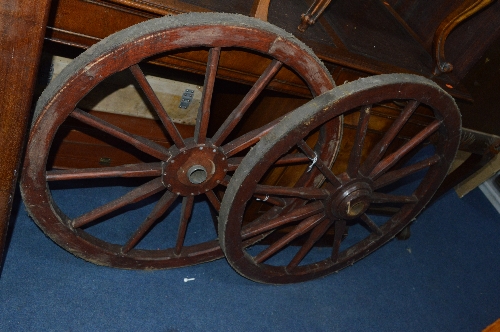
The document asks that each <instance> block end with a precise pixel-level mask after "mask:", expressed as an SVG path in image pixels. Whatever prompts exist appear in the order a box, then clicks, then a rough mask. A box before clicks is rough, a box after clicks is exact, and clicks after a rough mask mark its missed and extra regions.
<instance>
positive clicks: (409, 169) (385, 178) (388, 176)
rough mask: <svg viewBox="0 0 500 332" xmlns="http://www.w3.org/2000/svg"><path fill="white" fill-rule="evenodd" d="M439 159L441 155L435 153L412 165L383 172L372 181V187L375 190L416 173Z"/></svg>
mask: <svg viewBox="0 0 500 332" xmlns="http://www.w3.org/2000/svg"><path fill="white" fill-rule="evenodd" d="M439 160H441V157H440V156H439V155H437V154H435V155H433V156H432V157H429V158H427V159H424V160H422V161H419V162H418V163H415V164H413V165H410V166H406V167H404V168H401V169H398V170H395V171H391V172H388V173H385V174H384V175H382V176H381V177H379V178H378V179H377V180H376V181H375V182H374V184H373V188H374V189H375V190H376V189H379V188H382V187H385V186H387V185H389V184H391V183H394V182H396V181H398V180H401V179H402V178H404V177H406V176H409V175H411V174H413V173H416V172H418V171H420V170H422V169H424V168H426V167H429V166H432V165H434V164H436V163H437V162H438V161H439Z"/></svg>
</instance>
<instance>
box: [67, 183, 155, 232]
mask: <svg viewBox="0 0 500 332" xmlns="http://www.w3.org/2000/svg"><path fill="white" fill-rule="evenodd" d="M163 189H165V187H164V186H163V183H162V179H161V178H156V179H154V180H151V181H149V182H147V183H145V184H143V185H142V186H140V187H137V188H135V189H134V190H132V191H130V192H128V193H127V194H125V195H123V196H122V197H120V198H118V199H115V200H114V201H112V202H109V203H108V204H105V205H103V206H100V207H98V208H97V209H94V210H92V211H90V212H88V213H85V214H84V215H81V216H80V217H78V218H75V219H74V220H73V221H72V223H71V224H72V226H73V228H79V227H82V226H84V225H86V224H88V223H90V222H92V221H94V220H96V219H97V218H100V217H102V216H105V215H107V214H109V213H111V212H113V211H116V210H118V209H119V208H121V207H124V206H126V205H129V204H132V203H136V202H139V201H141V200H143V199H145V198H147V197H149V196H151V195H154V194H156V193H158V192H160V191H161V190H163Z"/></svg>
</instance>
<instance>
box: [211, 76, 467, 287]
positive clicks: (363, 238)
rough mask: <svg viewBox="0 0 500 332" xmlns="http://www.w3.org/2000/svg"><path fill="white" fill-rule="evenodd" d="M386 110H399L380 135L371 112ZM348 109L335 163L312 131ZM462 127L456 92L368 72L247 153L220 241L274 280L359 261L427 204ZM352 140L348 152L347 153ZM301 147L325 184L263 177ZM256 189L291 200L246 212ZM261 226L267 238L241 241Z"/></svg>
mask: <svg viewBox="0 0 500 332" xmlns="http://www.w3.org/2000/svg"><path fill="white" fill-rule="evenodd" d="M381 108H384V109H385V111H386V113H385V114H387V111H391V110H392V115H393V116H394V121H393V122H392V123H391V124H390V126H389V127H388V128H387V130H386V131H385V133H384V134H383V135H379V136H378V141H377V142H374V141H373V140H374V137H377V135H376V134H374V132H375V130H374V128H373V127H374V126H375V125H377V123H372V121H370V118H371V117H372V118H374V117H375V115H376V114H378V115H380V114H384V113H380V112H379V111H380V109H381ZM417 108H418V111H415V110H416V109H417ZM431 111H432V112H431ZM417 112H418V114H417ZM426 112H427V113H426ZM422 114H423V115H422ZM342 115H343V116H344V121H345V131H344V137H343V142H342V144H341V149H340V152H339V157H338V158H337V160H336V161H335V163H334V165H333V167H329V166H328V163H327V162H325V161H324V160H322V159H321V157H320V155H319V154H318V153H317V151H315V150H316V148H315V147H314V146H313V145H312V144H310V143H309V141H308V137H309V135H310V134H311V132H314V131H315V130H316V128H317V127H318V126H321V125H324V124H325V123H327V122H328V121H331V120H332V119H335V118H336V117H339V116H342ZM349 125H351V133H352V135H351V136H349V137H347V136H348V135H346V134H347V127H348V126H349ZM460 128H461V119H460V114H459V112H458V109H457V107H456V104H455V102H454V100H453V99H452V98H451V97H450V96H449V95H448V94H447V93H446V92H444V91H443V90H442V89H441V88H439V87H438V86H437V85H436V84H434V83H433V82H431V81H429V80H427V79H425V78H422V77H418V76H413V75H402V74H392V75H380V76H374V77H369V78H366V79H360V80H358V81H354V82H352V83H347V84H344V85H342V86H339V87H337V88H335V89H333V90H332V91H330V92H328V93H326V94H323V95H322V96H320V97H317V98H315V99H314V100H312V101H310V102H309V103H307V104H305V105H303V106H302V107H300V108H298V109H297V110H295V111H294V112H293V113H292V114H291V115H290V116H289V117H287V118H286V119H285V120H283V121H282V122H281V123H280V124H279V125H278V126H276V127H275V128H273V130H272V131H271V132H270V133H269V135H268V136H266V137H264V138H263V139H262V140H261V141H260V142H259V143H258V144H257V145H256V146H255V147H254V148H253V149H252V151H250V152H249V153H248V154H247V156H246V157H245V159H244V160H243V162H242V164H241V166H240V168H239V169H238V170H237V171H236V173H235V174H234V176H233V178H232V180H231V183H230V184H229V186H228V188H227V190H226V195H225V197H224V200H223V202H222V206H221V212H220V222H219V239H220V242H221V247H222V249H223V250H224V253H225V255H226V257H227V259H228V261H229V263H230V264H231V265H232V266H233V267H234V268H235V269H236V270H237V271H238V272H239V273H240V274H242V275H243V276H245V277H247V278H249V279H251V280H254V281H258V282H263V283H273V284H281V283H291V282H300V281H305V280H309V279H312V278H317V277H321V276H324V275H327V274H329V273H332V272H336V271H338V270H340V269H343V268H344V267H347V266H350V265H352V264H353V263H354V262H356V261H357V260H359V259H361V258H363V257H365V256H366V255H368V254H370V253H371V252H373V251H374V250H375V249H377V248H379V247H380V246H382V245H383V244H384V243H386V242H387V241H389V240H390V239H392V238H393V237H394V236H395V235H396V234H397V233H398V232H400V231H401V230H402V229H403V228H404V227H405V226H406V225H407V224H408V223H409V222H410V221H411V220H412V219H413V218H415V216H416V215H417V214H418V213H419V212H420V211H421V210H422V209H423V208H424V207H425V205H426V204H427V203H428V202H429V200H430V198H431V196H432V195H433V194H434V192H435V191H436V189H437V188H438V186H439V185H440V183H441V181H442V180H443V178H444V177H445V175H446V173H447V171H448V169H449V167H450V163H451V162H452V160H453V158H454V156H455V153H456V150H457V147H458V143H459V137H460ZM409 133H412V134H411V135H409ZM404 135H409V136H406V137H407V140H406V141H405V143H404V144H399V145H397V144H396V145H395V144H391V143H393V142H394V141H396V140H398V139H399V137H401V136H404ZM344 148H348V149H349V150H350V151H349V152H348V153H347V157H346V158H345V159H346V160H341V159H342V158H341V156H342V154H343V152H344ZM299 155H305V156H307V157H308V158H310V160H311V162H310V168H309V169H311V168H312V169H317V170H319V171H320V172H321V173H322V174H323V176H324V178H325V179H326V181H325V182H324V183H323V184H322V186H321V187H314V186H303V185H296V186H273V185H267V184H263V183H262V181H261V179H263V178H265V177H266V174H267V173H268V172H269V170H272V169H273V167H274V166H273V163H274V162H275V161H276V160H277V159H278V158H283V156H287V157H288V158H292V157H293V156H299ZM339 164H340V165H339ZM307 174H308V173H307V171H306V172H305V173H304V175H305V176H307ZM257 196H258V197H262V196H265V197H269V199H277V198H281V199H285V200H286V199H290V198H293V200H291V201H288V202H290V203H289V204H287V205H285V206H283V207H279V208H277V207H271V206H270V207H269V208H268V210H267V211H264V212H263V213H262V214H261V215H259V216H258V217H256V218H254V219H251V220H248V218H246V217H245V214H246V209H247V207H248V206H249V205H251V204H253V203H254V201H255V200H256V197H257ZM299 202H300V204H299ZM258 234H266V235H268V238H266V239H264V240H263V241H262V242H261V243H258V244H255V245H253V246H248V247H246V246H244V245H243V243H244V241H245V240H246V239H248V238H251V237H254V236H256V235H258Z"/></svg>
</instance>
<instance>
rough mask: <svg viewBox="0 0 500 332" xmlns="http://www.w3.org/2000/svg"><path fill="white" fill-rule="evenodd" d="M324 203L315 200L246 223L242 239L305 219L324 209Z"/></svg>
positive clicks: (242, 231)
mask: <svg viewBox="0 0 500 332" xmlns="http://www.w3.org/2000/svg"><path fill="white" fill-rule="evenodd" d="M324 209H325V208H324V206H323V203H321V202H313V203H310V204H307V205H305V206H302V207H299V208H296V209H293V210H292V211H291V212H289V213H287V214H285V215H282V216H279V217H276V218H272V219H268V218H258V219H256V220H255V221H253V222H252V223H250V224H247V225H245V226H244V227H243V228H242V230H241V237H242V239H248V238H250V237H252V236H256V235H259V234H262V233H265V232H267V231H270V230H273V229H276V228H277V227H280V226H283V225H286V224H288V223H291V222H294V221H298V220H303V219H306V218H309V217H311V216H313V215H317V214H318V213H320V212H322V211H324Z"/></svg>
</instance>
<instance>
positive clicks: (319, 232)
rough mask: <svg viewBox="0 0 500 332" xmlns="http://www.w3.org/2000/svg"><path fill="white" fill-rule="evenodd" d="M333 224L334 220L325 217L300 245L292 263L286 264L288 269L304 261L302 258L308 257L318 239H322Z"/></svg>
mask: <svg viewBox="0 0 500 332" xmlns="http://www.w3.org/2000/svg"><path fill="white" fill-rule="evenodd" d="M331 225H332V221H331V220H330V219H325V220H323V221H322V222H321V223H320V224H319V225H318V226H316V227H315V228H314V229H313V230H312V232H311V234H310V235H309V238H308V239H307V241H306V243H304V244H303V245H302V246H301V247H300V249H299V251H298V252H297V253H296V254H295V256H294V257H293V258H292V260H291V261H290V263H288V265H287V266H286V270H287V271H291V270H293V269H294V268H296V267H297V266H298V265H299V264H300V262H302V260H303V259H304V257H306V255H307V253H308V252H309V251H310V250H311V249H312V247H313V246H314V244H315V243H316V242H318V240H319V239H321V237H322V236H323V235H325V233H326V231H327V230H328V229H329V228H330V226H331Z"/></svg>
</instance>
